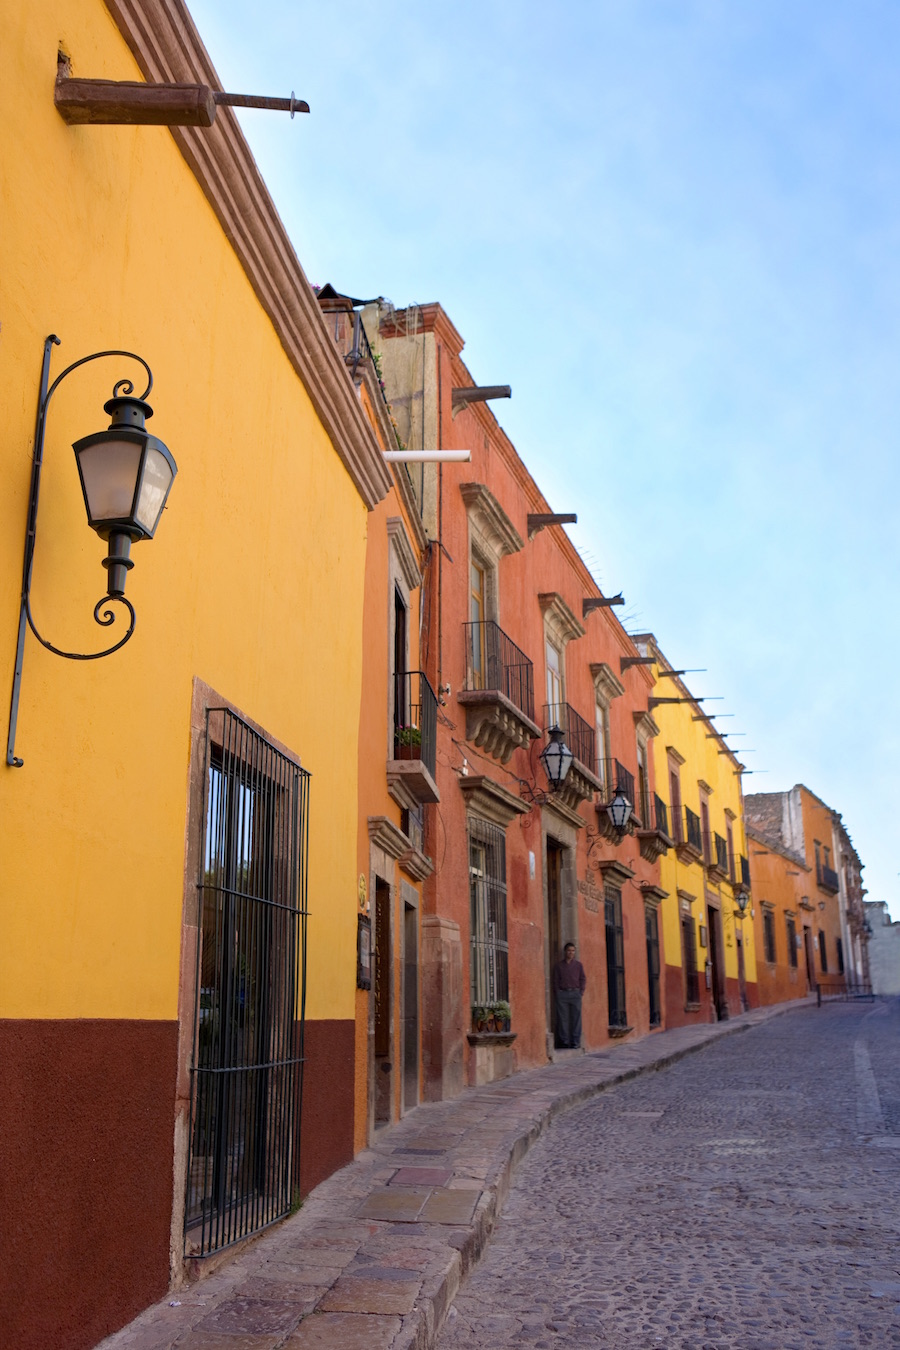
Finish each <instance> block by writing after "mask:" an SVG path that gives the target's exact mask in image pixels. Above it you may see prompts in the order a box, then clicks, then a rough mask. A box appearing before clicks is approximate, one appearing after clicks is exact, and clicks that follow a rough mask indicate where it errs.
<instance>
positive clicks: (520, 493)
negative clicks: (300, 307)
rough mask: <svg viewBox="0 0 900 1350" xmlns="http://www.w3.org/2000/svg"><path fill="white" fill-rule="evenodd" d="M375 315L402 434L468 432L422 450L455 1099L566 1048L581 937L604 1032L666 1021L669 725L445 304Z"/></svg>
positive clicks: (436, 905)
mask: <svg viewBox="0 0 900 1350" xmlns="http://www.w3.org/2000/svg"><path fill="white" fill-rule="evenodd" d="M364 317H365V320H366V324H367V327H368V329H369V330H370V331H372V332H375V331H377V332H378V337H377V339H375V338H373V343H375V342H377V344H378V345H379V346H380V350H381V358H382V360H383V364H384V374H385V381H386V385H387V390H388V395H389V398H390V400H391V406H392V409H393V412H394V415H395V416H396V418H397V423H398V427H399V434H400V439H401V441H402V442H403V443H405V444H406V445H408V446H410V448H412V449H422V450H424V451H428V450H433V449H444V450H448V449H464V450H468V451H470V452H471V458H470V461H469V462H467V463H459V464H456V463H454V464H448V463H443V464H439V465H435V464H421V465H416V466H415V467H414V468H413V470H412V481H413V483H414V485H415V488H416V494H417V499H418V502H419V506H420V511H421V515H422V520H423V523H424V526H425V531H426V534H427V537H428V540H429V546H428V549H427V555H426V564H425V578H424V591H423V599H422V635H421V653H422V656H421V661H422V670H423V672H424V674H425V677H426V678H427V682H428V686H429V687H430V688H431V689H434V690H436V691H437V692H438V695H439V698H440V705H439V707H438V715H437V753H436V771H435V779H436V787H437V793H438V795H439V799H440V800H439V804H435V805H434V806H431V807H428V808H427V811H426V817H425V853H426V855H427V856H428V857H430V858H431V859H432V860H433V863H434V872H433V874H432V875H431V876H429V877H428V878H426V879H425V881H424V884H423V913H422V919H421V932H422V949H421V956H422V970H421V987H422V1026H423V1038H422V1069H423V1081H422V1093H423V1096H424V1097H425V1098H426V1099H439V1098H442V1097H447V1096H452V1095H454V1094H455V1093H458V1092H459V1091H461V1090H462V1088H463V1087H464V1086H465V1085H466V1084H474V1083H480V1082H486V1081H491V1080H493V1079H496V1078H500V1077H503V1076H505V1075H506V1074H508V1073H510V1072H512V1071H513V1070H514V1069H515V1068H522V1067H528V1066H532V1065H537V1064H541V1063H545V1062H546V1061H547V1058H548V1055H549V1056H550V1057H554V1056H555V1055H556V1054H557V1053H558V1052H557V1048H556V1045H555V1040H556V1036H555V1031H556V1028H555V1025H554V1017H555V1013H554V999H553V989H552V984H553V980H552V973H553V966H554V965H555V964H556V962H557V961H558V960H559V959H560V956H561V954H562V947H563V944H564V943H566V942H568V941H572V942H574V943H575V944H576V946H577V949H578V956H579V959H580V960H581V961H582V963H583V965H584V967H585V970H586V974H587V990H586V993H585V997H584V1000H583V1043H584V1045H585V1046H586V1047H588V1048H594V1047H597V1046H601V1045H604V1044H606V1043H608V1041H609V1040H610V1038H615V1037H621V1036H627V1035H629V1034H632V1033H633V1034H636V1035H641V1034H644V1033H646V1032H647V1031H649V1030H650V1029H651V1028H655V1027H658V1026H661V1025H662V1024H663V1010H662V998H661V989H660V980H659V972H660V969H661V963H662V959H663V955H662V951H661V930H660V925H659V922H658V916H657V907H658V905H659V903H660V900H661V899H662V892H661V890H660V887H659V867H658V856H659V852H660V851H661V849H662V848H664V847H665V843H666V841H665V837H664V835H662V834H661V833H660V832H658V831H657V829H656V823H655V813H654V794H655V786H656V785H655V781H654V770H653V757H652V755H651V754H650V751H649V746H650V742H651V740H652V738H653V736H655V735H656V734H657V727H656V724H655V722H654V721H653V718H652V716H651V715H650V713H649V711H648V698H649V695H650V691H651V689H652V676H651V674H650V673H649V672H648V671H647V669H646V666H645V664H644V662H643V659H642V658H641V655H640V653H639V652H638V651H637V649H636V648H635V646H634V644H633V643H632V641H631V639H630V638H629V637H628V635H627V634H626V633H625V631H624V629H623V628H622V626H621V624H620V623H619V621H618V619H617V618H616V617H615V612H614V610H613V608H612V607H610V606H609V604H608V602H606V601H605V600H604V598H603V597H602V595H601V594H600V591H599V589H598V587H597V585H596V583H595V582H594V580H593V578H592V577H591V576H590V573H589V572H588V570H587V568H586V567H585V565H584V563H583V562H582V560H581V558H580V557H579V555H578V554H577V552H576V550H575V549H574V547H573V545H572V544H571V542H570V541H569V539H568V538H567V536H566V535H565V534H564V533H563V531H562V530H560V529H559V528H558V525H555V524H553V523H552V518H553V512H552V510H551V507H550V505H549V504H548V503H547V501H546V500H545V498H544V497H543V495H542V494H541V492H540V490H539V488H538V486H537V484H536V483H535V481H534V479H533V478H532V477H531V475H530V474H529V473H528V471H527V469H526V468H525V466H524V464H523V463H522V461H521V459H520V458H519V456H518V455H517V454H516V451H515V449H514V447H513V446H512V444H511V443H510V442H509V440H508V438H507V437H506V436H505V434H504V432H503V430H502V428H501V427H500V426H499V424H498V423H497V420H496V418H495V417H494V415H493V413H492V412H491V411H490V410H489V409H488V408H487V406H486V400H485V399H483V398H482V397H481V396H480V393H479V391H478V390H477V389H476V388H475V386H474V382H473V379H472V377H471V375H470V373H469V372H468V370H467V369H466V367H465V365H464V363H463V362H462V359H461V356H460V352H461V349H462V339H461V337H460V335H459V334H458V333H457V331H456V330H455V329H454V327H453V325H452V323H451V322H450V320H449V319H448V317H447V315H446V314H445V313H444V311H443V310H442V309H441V308H440V307H439V306H438V305H431V306H426V307H424V308H421V309H416V310H411V311H402V312H399V313H397V312H394V311H386V310H382V311H381V312H380V313H379V312H378V311H376V310H375V307H374V306H373V307H371V309H368V310H366V311H364ZM553 726H557V727H559V728H560V729H561V731H562V733H563V735H564V738H565V742H566V744H567V745H568V746H569V748H570V749H571V750H572V754H573V757H574V759H573V763H572V767H571V770H570V772H569V774H568V776H567V778H566V780H565V784H564V786H563V787H562V788H561V789H560V790H559V791H551V789H550V784H549V782H548V778H547V775H546V773H545V770H544V768H543V765H542V763H541V759H540V755H541V753H542V751H543V750H544V749H545V748H546V747H547V745H548V741H549V730H550V728H551V727H553ZM619 788H621V789H623V790H624V791H625V793H626V795H627V797H628V799H629V800H630V802H631V803H632V805H633V807H634V810H633V813H632V819H631V821H630V823H629V828H628V830H627V832H626V833H624V834H623V835H618V834H617V833H616V831H615V830H614V829H613V828H612V827H611V823H610V819H609V816H608V812H607V807H608V805H609V802H610V801H611V800H612V797H613V796H614V795H615V793H616V791H617V789H619ZM376 945H377V944H376Z"/></svg>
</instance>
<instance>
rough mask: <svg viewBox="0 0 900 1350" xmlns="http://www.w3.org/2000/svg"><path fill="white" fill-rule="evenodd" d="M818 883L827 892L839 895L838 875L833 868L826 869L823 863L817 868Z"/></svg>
mask: <svg viewBox="0 0 900 1350" xmlns="http://www.w3.org/2000/svg"><path fill="white" fill-rule="evenodd" d="M816 881H818V883H819V885H820V886H824V888H825V890H826V891H834V892H835V893H837V891H839V890H840V881H839V879H838V874H837V872H835V870H834V868H833V867H825V866H824V865H823V864H822V863H819V864H818V866H817V867H816Z"/></svg>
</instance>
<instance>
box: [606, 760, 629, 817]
mask: <svg viewBox="0 0 900 1350" xmlns="http://www.w3.org/2000/svg"><path fill="white" fill-rule="evenodd" d="M597 777H598V778H599V779H600V782H601V783H602V784H603V788H602V795H603V799H604V802H605V803H606V804H607V805H608V804H609V803H610V802H611V801H612V799H613V798H614V797H615V796H617V795H618V793H620V792H621V793H623V794H624V796H626V797H627V798H628V800H629V801H630V802H631V805H632V807H634V805H635V800H634V774H633V773H629V772H628V770H627V769H626V768H625V766H624V765H623V764H620V763H619V761H618V760H617V759H600V760H598V761H597Z"/></svg>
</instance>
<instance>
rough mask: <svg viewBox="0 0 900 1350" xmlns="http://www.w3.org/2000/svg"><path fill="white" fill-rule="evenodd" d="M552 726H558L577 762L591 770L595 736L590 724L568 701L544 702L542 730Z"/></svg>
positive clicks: (547, 729) (550, 728) (549, 729)
mask: <svg viewBox="0 0 900 1350" xmlns="http://www.w3.org/2000/svg"><path fill="white" fill-rule="evenodd" d="M553 727H559V729H560V731H561V732H562V733H563V735H564V736H565V738H566V745H567V746H568V747H569V749H570V750H571V751H572V754H573V755H574V756H575V758H576V759H577V760H578V761H579V763H581V764H583V765H584V766H585V767H586V768H587V769H589V770H592V769H593V765H594V762H595V761H594V755H595V753H596V752H595V750H594V744H595V739H596V736H595V732H594V728H593V727H592V726H591V724H590V723H589V722H586V721H585V720H584V718H583V717H581V716H580V715H579V714H578V713H577V712H576V711H575V709H574V708H573V707H572V706H571V704H569V703H545V704H544V730H545V731H551V730H552V729H553Z"/></svg>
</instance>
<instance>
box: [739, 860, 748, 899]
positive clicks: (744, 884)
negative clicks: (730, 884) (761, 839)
mask: <svg viewBox="0 0 900 1350" xmlns="http://www.w3.org/2000/svg"><path fill="white" fill-rule="evenodd" d="M740 861H741V879H740V882H739V885H740V887H741V889H742V890H745V891H749V889H750V864H749V862H748V861H747V859H746V858H745V857H744V855H743V853H742V854H741V860H740Z"/></svg>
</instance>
